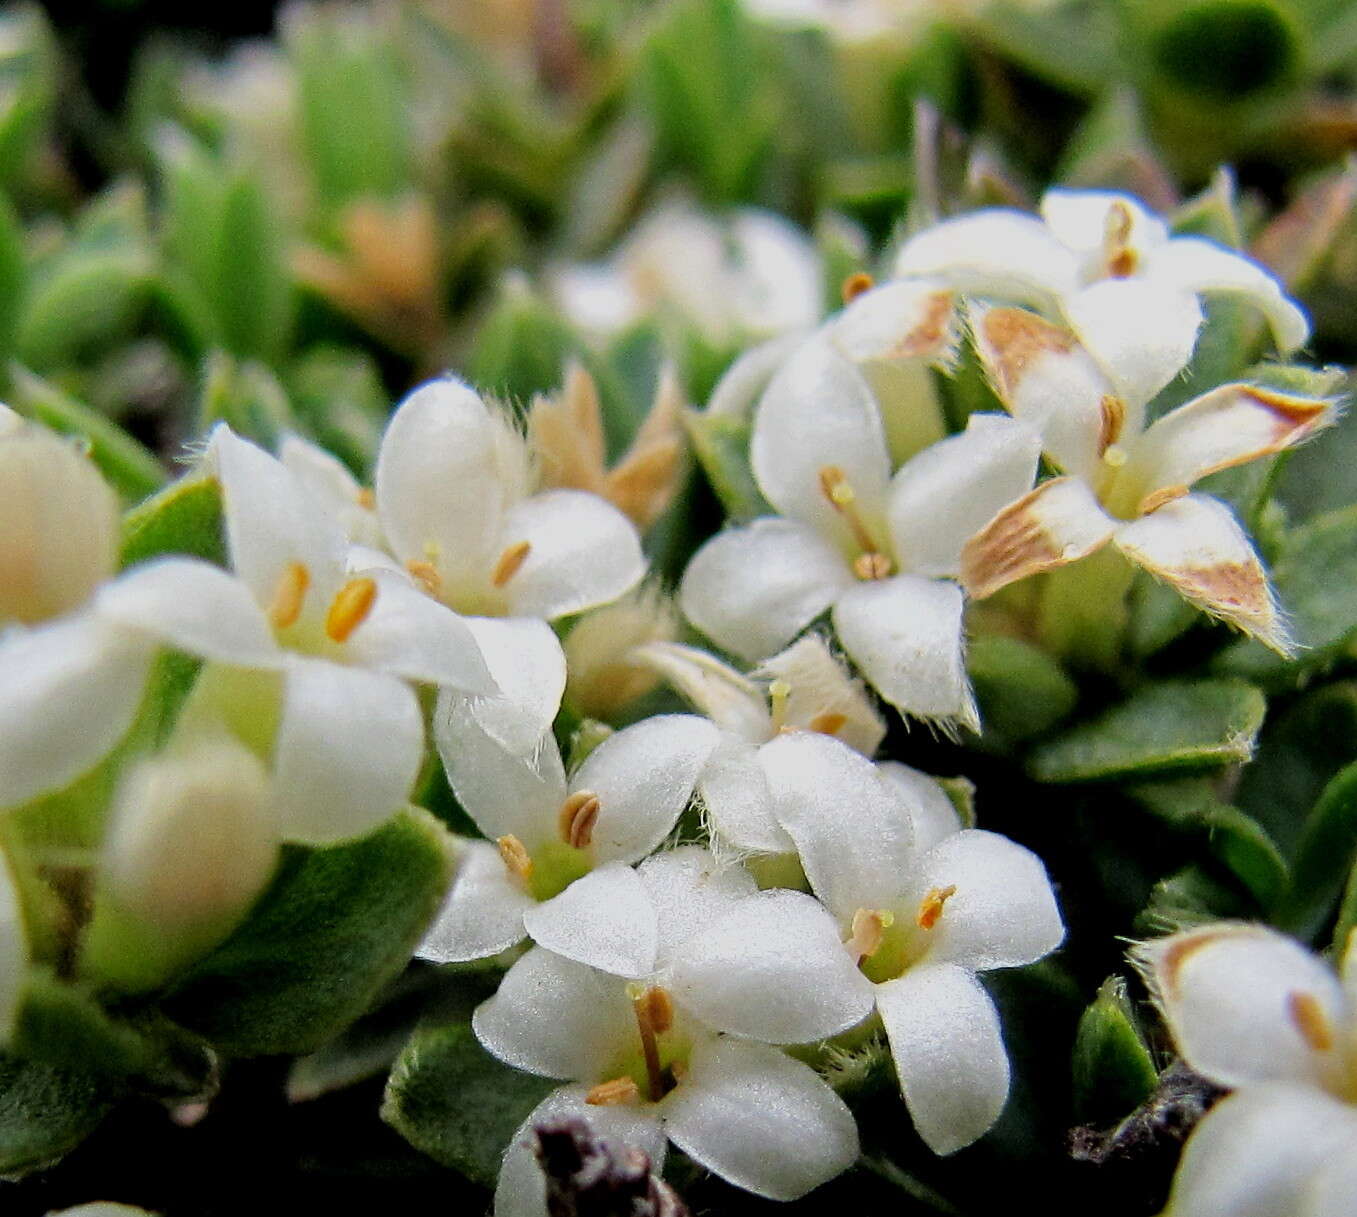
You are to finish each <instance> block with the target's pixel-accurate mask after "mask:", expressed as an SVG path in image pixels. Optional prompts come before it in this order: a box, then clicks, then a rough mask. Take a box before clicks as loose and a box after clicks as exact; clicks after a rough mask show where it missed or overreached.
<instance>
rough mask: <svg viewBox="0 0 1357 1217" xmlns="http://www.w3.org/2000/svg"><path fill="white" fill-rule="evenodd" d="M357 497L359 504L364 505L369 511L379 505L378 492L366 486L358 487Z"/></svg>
mask: <svg viewBox="0 0 1357 1217" xmlns="http://www.w3.org/2000/svg"><path fill="white" fill-rule="evenodd" d="M355 497H356V498H357V499H358V506H359V507H363V508H365V509H366V510H368V511H372V510H373V509H374V508H375V507H376V506H377V496H376V494H374V493H373V491H371V490H369V489H368V487H366V486H360V487H359V488H358V494H357V495H356V496H355Z"/></svg>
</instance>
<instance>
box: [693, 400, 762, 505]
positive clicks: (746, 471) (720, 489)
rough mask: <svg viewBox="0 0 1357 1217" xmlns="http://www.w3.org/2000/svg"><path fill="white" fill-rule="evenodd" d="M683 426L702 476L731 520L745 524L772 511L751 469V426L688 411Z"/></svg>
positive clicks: (726, 417) (727, 416)
mask: <svg viewBox="0 0 1357 1217" xmlns="http://www.w3.org/2000/svg"><path fill="white" fill-rule="evenodd" d="M683 423H684V426H685V427H686V428H687V431H688V438H689V440H690V441H691V442H692V445H693V452H694V453H695V454H696V456H697V460H698V464H700V465H701V466H702V472H703V473H705V474H706V475H707V482H708V483H709V484H710V486H711V488H712V490H713V491H714V492H715V493H716V497H717V498H718V499H720V500H721V506H722V507H724V508H725V510H726V515H727V516H728V517H730V519H732V520H735V521H739V522H743V521H746V520H752V519H754V518H755V517H756V516H762V515H767V514H769V513H770V512H771V511H772V508H771V507H769V505H768V500H767V499H765V498H764V497H763V492H762V491H760V490H759V486H758V483H757V482H756V481H755V480H754V471H753V469H751V468H750V465H749V433H750V422H749V420H748V419H747V418H734V417H731V416H729V415H723V414H704V413H702V412H701V411H699V410H688V411H685V413H684V415H683Z"/></svg>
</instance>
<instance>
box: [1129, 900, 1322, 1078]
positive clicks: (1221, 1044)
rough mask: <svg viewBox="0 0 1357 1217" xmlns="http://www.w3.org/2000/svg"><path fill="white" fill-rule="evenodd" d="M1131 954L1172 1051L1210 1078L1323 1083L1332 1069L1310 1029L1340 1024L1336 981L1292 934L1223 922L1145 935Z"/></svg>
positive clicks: (1317, 1029)
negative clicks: (1163, 1023) (1164, 1023)
mask: <svg viewBox="0 0 1357 1217" xmlns="http://www.w3.org/2000/svg"><path fill="white" fill-rule="evenodd" d="M1135 956H1136V959H1137V962H1138V963H1139V964H1140V966H1141V968H1142V970H1145V971H1146V972H1147V978H1148V980H1149V982H1150V984H1151V986H1152V989H1153V991H1154V992H1155V994H1156V996H1157V998H1158V1000H1159V1004H1160V1006H1161V1008H1162V1009H1163V1011H1164V1016H1165V1018H1166V1020H1167V1021H1168V1025H1169V1029H1170V1030H1171V1031H1172V1032H1173V1038H1174V1041H1175V1042H1176V1043H1177V1045H1178V1051H1179V1052H1181V1053H1182V1055H1183V1057H1184V1059H1186V1061H1187V1063H1188V1064H1189V1065H1191V1066H1192V1068H1193V1069H1195V1070H1196V1071H1197V1072H1198V1073H1201V1074H1204V1075H1205V1076H1206V1077H1208V1078H1210V1079H1211V1080H1212V1081H1215V1082H1219V1083H1220V1084H1221V1085H1222V1086H1244V1085H1250V1084H1253V1083H1256V1082H1273V1081H1276V1082H1295V1083H1298V1084H1308V1085H1322V1084H1323V1082H1324V1079H1325V1077H1326V1074H1327V1073H1328V1072H1329V1071H1331V1070H1332V1069H1333V1068H1334V1067H1335V1065H1336V1063H1337V1062H1336V1059H1335V1057H1336V1054H1335V1053H1334V1052H1332V1051H1318V1050H1317V1049H1316V1048H1314V1047H1312V1046H1311V1043H1310V1041H1309V1036H1310V1035H1311V1034H1314V1033H1316V1032H1317V1031H1320V1030H1322V1028H1323V1026H1325V1025H1327V1026H1328V1027H1330V1028H1337V1027H1341V1026H1342V1025H1343V1022H1344V1020H1345V1017H1346V1013H1345V1005H1344V1001H1343V992H1342V988H1341V986H1340V985H1339V983H1338V978H1337V977H1336V976H1334V974H1333V973H1332V972H1331V971H1330V970H1329V969H1328V968H1327V967H1326V966H1325V965H1324V963H1323V961H1322V960H1320V959H1319V958H1318V957H1317V956H1315V955H1312V954H1310V952H1309V951H1307V950H1306V949H1305V948H1304V947H1302V946H1301V945H1300V943H1298V942H1296V941H1295V940H1294V939H1291V938H1288V937H1286V935H1284V934H1280V933H1278V932H1277V931H1276V930H1272V929H1269V928H1267V927H1266V926H1262V925H1246V924H1242V923H1236V922H1225V923H1222V924H1220V925H1213V926H1203V927H1202V928H1201V929H1199V930H1189V931H1187V932H1185V933H1182V934H1174V935H1172V936H1171V937H1168V938H1160V939H1156V940H1154V941H1152V942H1145V943H1141V944H1140V945H1139V946H1137V947H1136V948H1135Z"/></svg>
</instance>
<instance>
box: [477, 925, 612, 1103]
mask: <svg viewBox="0 0 1357 1217" xmlns="http://www.w3.org/2000/svg"><path fill="white" fill-rule="evenodd" d="M471 1025H472V1027H473V1028H474V1030H475V1032H476V1037H477V1038H478V1039H479V1040H480V1041H481V1043H482V1044H483V1045H484V1046H485V1048H486V1051H488V1052H491V1053H493V1054H494V1055H495V1056H497V1057H499V1059H500V1060H502V1061H504V1062H505V1063H506V1064H508V1065H512V1066H513V1067H514V1068H515V1069H524V1070H527V1072H529V1073H537V1074H541V1075H542V1076H543V1077H548V1078H568V1079H572V1080H573V1079H577V1078H578V1079H581V1080H583V1081H587V1082H594V1081H604V1080H606V1073H605V1071H606V1070H607V1069H608V1068H609V1067H610V1066H611V1065H614V1064H615V1063H616V1060H617V1058H618V1057H619V1056H620V1055H621V1054H622V1053H623V1052H625V1051H626V1049H628V1048H629V1047H630V1046H631V1044H632V1042H633V1041H634V1040H635V1039H636V1015H635V1014H634V1013H633V1011H632V1007H631V1001H630V1000H629V999H628V997H627V988H626V983H625V982H624V981H622V980H619V979H618V978H617V977H616V976H609V975H607V973H604V972H597V971H595V970H594V969H593V968H586V967H585V966H584V965H583V964H579V963H574V962H572V961H571V960H569V959H562V958H561V957H560V956H559V955H553V954H552V953H551V952H550V951H548V950H545V949H544V948H542V947H534V948H533V949H532V950H531V951H529V952H528V953H527V954H526V955H524V956H523V958H522V959H520V960H519V961H518V962H517V963H515V964H514V966H513V967H512V968H510V969H509V970H508V972H506V973H505V974H504V979H503V980H502V981H500V984H499V988H498V989H497V990H496V991H495V995H494V996H493V997H491V998H489V999H488V1000H486V1001H484V1002H482V1003H481V1004H480V1005H479V1006H477V1007H476V1013H475V1015H474V1016H473V1017H472V1020H471Z"/></svg>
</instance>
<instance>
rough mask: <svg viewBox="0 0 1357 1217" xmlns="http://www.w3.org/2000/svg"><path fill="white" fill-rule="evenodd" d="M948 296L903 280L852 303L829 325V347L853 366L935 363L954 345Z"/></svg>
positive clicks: (921, 283)
mask: <svg viewBox="0 0 1357 1217" xmlns="http://www.w3.org/2000/svg"><path fill="white" fill-rule="evenodd" d="M955 307H956V302H955V297H954V296H953V294H952V292H950V291H948V290H947V289H946V288H944V287H940V286H939V285H938V284H937V283H929V282H928V281H927V280H926V279H905V280H897V281H895V282H892V283H886V284H883V285H882V286H881V287H874V288H872V289H871V290H870V291H866V292H863V293H862V294H861V295H860V296H858V297H856V298H855V299H854V300H853V301H852V302H851V303H850V304H849V305H848V306H847V307H846V308H845V309H844V310H843V311H842V312H840V313H839V314H838V315H837V316H836V317H835V318H834V319H832V320H831V321H830V322H829V323H828V324H827V325H826V327H825V328H826V330H827V332H828V335H829V341H830V342H831V343H833V344H834V346H835V347H836V348H837V349H838V351H839V353H840V354H841V355H843V356H844V357H845V358H847V359H851V360H852V361H853V362H854V363H868V362H872V361H876V360H887V361H895V360H910V359H917V360H919V361H920V362H936V361H942V360H946V359H947V358H948V357H949V356H950V355H951V353H952V349H953V348H954V347H955V345H956V341H957V330H956V326H955V314H954V310H955Z"/></svg>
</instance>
